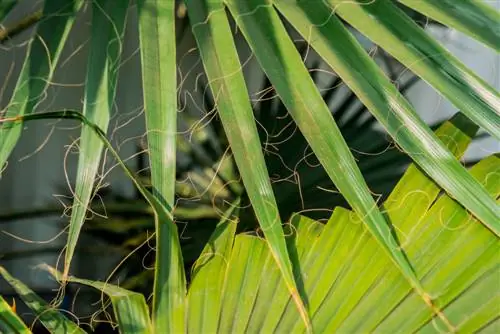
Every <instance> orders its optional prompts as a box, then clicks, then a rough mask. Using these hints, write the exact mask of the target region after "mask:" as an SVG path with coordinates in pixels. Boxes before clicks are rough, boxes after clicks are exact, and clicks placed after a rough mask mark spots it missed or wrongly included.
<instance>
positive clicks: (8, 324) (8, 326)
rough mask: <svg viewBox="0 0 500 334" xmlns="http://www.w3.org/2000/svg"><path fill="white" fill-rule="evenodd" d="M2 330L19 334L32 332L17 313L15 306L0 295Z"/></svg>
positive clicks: (0, 325) (0, 328) (0, 327)
mask: <svg viewBox="0 0 500 334" xmlns="http://www.w3.org/2000/svg"><path fill="white" fill-rule="evenodd" d="M14 305H15V304H14ZM0 331H2V332H4V333H9V332H10V333H19V334H26V333H31V332H30V330H29V329H28V327H26V325H25V324H24V323H23V321H22V320H21V319H20V318H19V316H18V315H17V314H16V311H15V308H14V307H13V306H10V305H9V304H8V303H7V302H6V301H5V299H3V297H2V296H0Z"/></svg>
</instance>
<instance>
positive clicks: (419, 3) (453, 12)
mask: <svg viewBox="0 0 500 334" xmlns="http://www.w3.org/2000/svg"><path fill="white" fill-rule="evenodd" d="M399 2H401V3H402V4H404V5H406V6H408V7H410V8H412V9H414V10H416V11H418V12H420V13H422V14H424V15H426V16H428V17H430V18H432V19H434V20H436V21H438V22H441V23H442V24H445V25H447V26H448V27H451V28H454V29H457V30H459V31H461V32H463V33H464V34H467V35H469V36H471V37H473V38H475V39H477V40H478V41H481V42H482V43H484V44H486V45H488V46H489V47H491V48H493V49H495V50H497V51H499V50H500V25H499V24H498V22H500V14H499V13H498V12H497V11H496V10H495V9H494V8H492V7H491V6H490V4H489V2H488V1H477V0H462V1H456V0H440V1H434V0H399Z"/></svg>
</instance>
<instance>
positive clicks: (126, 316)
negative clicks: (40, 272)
mask: <svg viewBox="0 0 500 334" xmlns="http://www.w3.org/2000/svg"><path fill="white" fill-rule="evenodd" d="M40 268H41V269H44V270H46V271H48V272H49V273H50V274H51V275H52V276H54V277H55V278H56V279H57V280H58V281H61V280H62V278H63V276H62V275H61V273H60V272H58V271H57V270H56V269H54V268H52V267H50V266H47V265H42V266H41V267H40ZM68 281H69V282H73V283H79V284H83V285H87V286H91V287H93V288H95V289H97V290H100V291H102V292H104V293H105V294H106V295H108V297H109V298H110V299H111V304H112V305H113V310H114V314H115V318H116V321H117V323H118V326H119V327H120V331H121V332H122V333H137V334H139V333H153V331H152V328H151V327H152V326H151V322H150V318H149V309H148V305H147V304H146V300H145V299H144V296H143V295H141V294H139V293H136V292H132V291H128V290H125V289H123V288H120V287H119V286H116V285H113V284H109V283H103V282H97V281H90V280H86V279H81V278H76V277H72V276H69V277H68Z"/></svg>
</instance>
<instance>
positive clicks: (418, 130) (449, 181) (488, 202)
mask: <svg viewBox="0 0 500 334" xmlns="http://www.w3.org/2000/svg"><path fill="white" fill-rule="evenodd" d="M278 4H279V5H278V6H279V8H280V10H281V11H282V12H283V13H284V15H285V16H287V18H288V19H289V20H290V21H291V22H292V23H293V25H294V26H295V28H296V29H298V30H299V32H300V33H301V34H302V35H303V36H304V37H305V38H307V39H308V40H310V41H311V45H312V47H313V48H314V49H315V50H316V51H317V52H318V53H319V54H320V56H321V57H322V58H323V59H324V60H325V61H326V62H327V63H328V64H329V65H330V66H331V67H332V68H333V69H334V70H335V71H337V73H339V75H340V76H341V77H343V79H344V81H345V82H346V84H347V85H349V87H350V88H351V89H352V90H353V91H354V92H355V93H356V95H357V96H358V97H359V98H360V100H361V101H362V102H363V103H364V104H365V105H366V106H367V107H368V109H369V110H370V111H371V113H372V114H373V115H374V116H375V117H376V118H377V120H378V121H379V122H380V123H381V124H382V125H383V126H384V127H385V129H386V130H387V131H388V132H389V134H390V135H391V136H392V137H393V138H394V140H395V141H396V142H397V143H398V144H399V146H400V147H401V148H402V149H403V150H404V151H405V152H407V153H408V154H409V155H410V156H411V157H412V158H413V159H414V160H415V161H416V162H417V163H418V165H419V166H420V167H421V168H422V169H423V170H425V171H426V172H427V173H428V174H429V175H430V176H431V177H432V179H433V180H434V181H435V182H437V183H438V184H439V185H440V186H441V187H443V188H444V189H445V190H446V191H447V192H448V193H449V194H451V196H453V197H454V198H456V199H457V200H458V201H459V202H460V203H461V204H462V205H464V206H465V207H466V208H467V209H469V210H470V211H471V212H472V213H473V214H474V215H476V216H477V217H478V218H479V219H480V220H481V222H482V223H483V224H485V225H486V226H488V228H490V229H491V230H492V231H493V232H494V233H495V234H497V235H500V222H499V220H498V216H499V210H498V207H497V205H496V204H495V202H494V201H493V200H492V199H491V197H490V196H489V195H488V194H487V192H486V191H485V190H484V188H483V187H482V186H481V185H480V184H479V183H478V182H476V181H475V180H474V178H472V176H470V175H469V173H468V172H467V171H466V170H465V168H464V167H463V166H462V165H461V164H460V163H459V162H458V161H457V160H456V159H455V158H454V157H453V155H452V154H451V153H450V152H449V150H447V149H446V148H445V147H444V146H443V144H442V143H441V142H440V141H439V140H438V138H437V137H436V136H435V135H434V134H433V133H432V131H431V129H430V128H429V127H428V126H427V125H426V124H425V123H424V122H423V121H422V120H421V119H420V117H419V116H418V115H417V113H416V112H415V111H414V110H413V108H412V107H411V105H410V104H409V103H408V101H407V100H406V99H405V98H404V97H403V96H402V95H401V94H400V93H399V92H398V90H397V89H396V87H395V86H394V85H392V84H391V82H390V81H389V80H388V79H387V78H386V77H385V76H384V74H383V72H382V70H381V69H380V68H378V66H377V65H376V64H375V62H373V60H372V59H371V58H370V57H369V56H368V54H367V53H366V52H365V51H364V49H363V48H362V46H361V45H360V44H359V43H358V42H357V41H356V40H355V39H354V37H353V36H352V35H351V34H350V33H349V32H348V31H347V29H346V28H345V27H344V26H343V24H342V23H341V22H340V20H338V19H337V18H336V17H335V16H331V15H330V13H329V11H328V9H327V8H324V9H323V10H312V9H311V7H309V6H307V5H303V6H300V8H299V6H298V5H293V4H289V3H288V2H285V1H280V2H278ZM318 6H320V5H318ZM353 68H356V69H357V70H356V71H353V70H352V69H353Z"/></svg>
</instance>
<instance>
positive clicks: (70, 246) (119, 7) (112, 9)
mask: <svg viewBox="0 0 500 334" xmlns="http://www.w3.org/2000/svg"><path fill="white" fill-rule="evenodd" d="M128 2H129V1H119V2H116V1H113V0H96V1H92V28H91V34H92V36H91V41H90V50H89V56H88V61H87V75H86V80H85V96H84V106H83V114H84V115H85V117H87V118H88V120H90V121H91V122H93V123H95V124H96V125H97V127H99V128H100V129H101V130H103V131H104V132H106V131H107V128H108V123H109V118H110V114H111V112H112V110H113V104H114V98H115V92H116V84H117V79H118V69H119V65H120V58H121V51H122V42H123V41H122V39H123V35H124V30H125V21H126V14H127V9H128ZM79 148H80V154H79V157H78V169H77V177H76V185H75V191H74V200H73V206H72V212H71V220H70V226H69V230H68V241H67V244H66V253H65V259H64V275H65V276H67V275H68V273H69V270H70V265H71V260H72V258H73V254H74V250H75V246H76V243H77V241H78V237H79V235H80V231H81V228H82V225H83V223H84V221H85V218H86V214H87V207H88V205H89V202H90V198H91V196H92V191H93V189H94V180H95V177H96V174H97V170H98V167H99V163H100V162H101V153H102V149H103V143H102V141H101V140H100V139H99V138H98V137H96V136H95V135H94V134H93V133H92V129H90V128H89V127H83V128H82V132H81V138H80V143H79Z"/></svg>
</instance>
